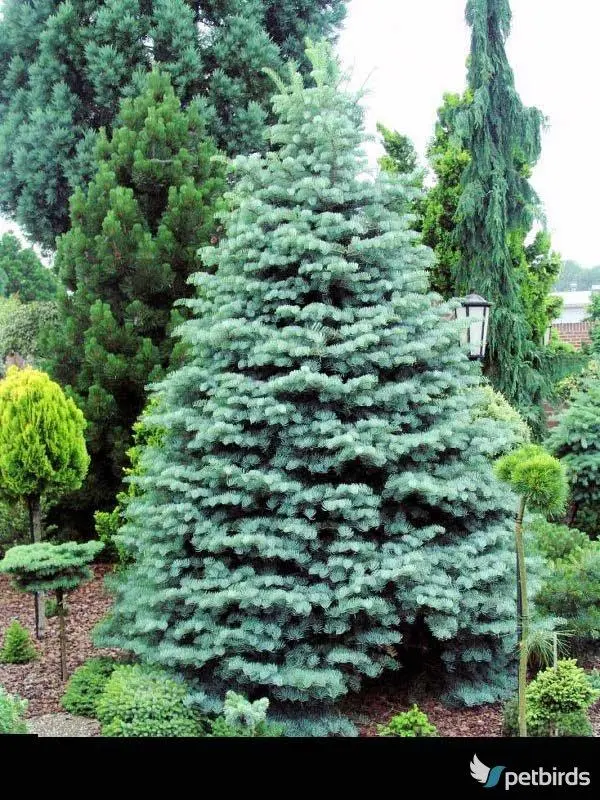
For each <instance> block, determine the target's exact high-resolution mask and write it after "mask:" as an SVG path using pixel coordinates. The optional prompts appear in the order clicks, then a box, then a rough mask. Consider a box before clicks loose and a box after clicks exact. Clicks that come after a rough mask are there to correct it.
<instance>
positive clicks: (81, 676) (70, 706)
mask: <svg viewBox="0 0 600 800" xmlns="http://www.w3.org/2000/svg"><path fill="white" fill-rule="evenodd" d="M118 666H120V662H119V661H116V660H115V659H114V658H91V659H90V660H89V661H86V662H85V664H83V665H82V666H81V667H79V668H78V669H76V670H75V672H74V673H73V674H72V675H71V677H70V678H69V682H68V683H67V688H66V690H65V693H64V695H63V696H62V699H61V701H60V704H61V706H62V707H63V708H64V709H65V711H68V712H69V713H70V714H76V715H77V716H80V717H95V716H96V713H97V712H96V705H97V703H98V699H99V698H100V696H101V695H102V693H103V692H104V689H105V688H106V684H107V683H108V679H109V678H110V676H111V675H112V674H113V672H114V671H115V669H116V668H117V667H118Z"/></svg>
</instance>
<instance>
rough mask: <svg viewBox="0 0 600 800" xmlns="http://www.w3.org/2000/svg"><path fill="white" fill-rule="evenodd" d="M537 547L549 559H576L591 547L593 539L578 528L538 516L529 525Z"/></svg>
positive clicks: (554, 560)
mask: <svg viewBox="0 0 600 800" xmlns="http://www.w3.org/2000/svg"><path fill="white" fill-rule="evenodd" d="M528 532H529V533H530V534H531V537H532V540H533V543H534V546H535V549H536V550H537V552H538V553H540V555H542V556H543V557H544V558H545V559H546V560H547V561H551V562H556V561H574V560H575V561H576V560H578V559H579V558H580V557H581V555H582V554H583V553H584V552H585V551H586V550H588V549H589V548H590V545H591V539H590V538H589V536H588V535H587V534H586V533H584V532H583V531H579V530H577V528H569V527H568V526H567V525H558V524H555V523H552V522H546V520H545V519H543V518H541V517H538V518H536V519H534V520H532V521H531V522H530V524H529V526H528Z"/></svg>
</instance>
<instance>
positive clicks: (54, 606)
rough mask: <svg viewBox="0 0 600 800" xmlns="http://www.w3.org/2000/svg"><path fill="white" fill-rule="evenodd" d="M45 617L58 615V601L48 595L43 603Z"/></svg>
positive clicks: (49, 617)
mask: <svg viewBox="0 0 600 800" xmlns="http://www.w3.org/2000/svg"><path fill="white" fill-rule="evenodd" d="M44 607H45V609H46V617H48V619H51V618H52V617H56V616H58V602H57V600H56V598H55V597H49V598H48V599H47V600H46V603H45V606H44Z"/></svg>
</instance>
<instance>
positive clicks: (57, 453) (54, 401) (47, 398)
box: [0, 367, 89, 638]
mask: <svg viewBox="0 0 600 800" xmlns="http://www.w3.org/2000/svg"><path fill="white" fill-rule="evenodd" d="M84 429H85V419H84V418H83V414H82V413H81V411H80V410H79V409H78V408H77V406H76V405H75V403H74V402H73V401H72V400H71V399H70V398H67V397H65V395H64V394H63V391H62V389H61V388H60V386H58V385H57V384H56V383H54V382H53V381H51V380H50V378H49V377H48V375H46V374H45V373H43V372H38V371H37V370H34V369H31V368H29V367H28V368H26V369H19V368H18V367H10V369H9V370H8V371H7V373H6V377H5V378H4V380H2V381H0V495H1V496H2V498H3V500H6V501H8V502H11V503H13V504H14V503H15V502H18V501H19V500H24V501H25V502H26V503H27V507H28V510H29V526H30V532H31V539H32V541H33V542H41V540H42V500H43V499H44V498H49V497H50V498H54V497H59V496H60V495H61V494H62V493H63V492H67V491H72V490H74V489H78V488H79V487H80V486H81V483H82V481H83V479H84V477H85V474H86V472H87V469H88V465H89V456H88V454H87V451H86V448H85V439H84V436H83V431H84ZM35 610H36V631H37V635H38V638H40V637H41V636H42V633H43V628H44V606H43V602H42V597H41V595H39V594H38V595H37V596H36V605H35Z"/></svg>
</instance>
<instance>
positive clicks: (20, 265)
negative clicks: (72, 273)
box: [0, 233, 56, 303]
mask: <svg viewBox="0 0 600 800" xmlns="http://www.w3.org/2000/svg"><path fill="white" fill-rule="evenodd" d="M0 293H1V294H3V295H4V296H5V297H10V296H11V295H13V294H18V295H19V299H20V300H22V301H23V302H24V303H27V302H29V301H31V300H54V298H55V296H56V278H55V277H54V274H53V273H52V271H51V270H50V269H48V268H47V267H45V266H44V265H43V264H42V262H41V261H40V259H39V258H38V257H37V255H36V254H35V251H34V250H32V249H31V248H30V247H22V245H21V243H20V242H19V240H18V239H17V237H16V236H14V235H13V234H12V233H5V234H4V236H2V237H0Z"/></svg>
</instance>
